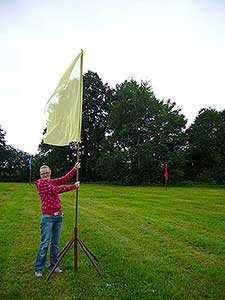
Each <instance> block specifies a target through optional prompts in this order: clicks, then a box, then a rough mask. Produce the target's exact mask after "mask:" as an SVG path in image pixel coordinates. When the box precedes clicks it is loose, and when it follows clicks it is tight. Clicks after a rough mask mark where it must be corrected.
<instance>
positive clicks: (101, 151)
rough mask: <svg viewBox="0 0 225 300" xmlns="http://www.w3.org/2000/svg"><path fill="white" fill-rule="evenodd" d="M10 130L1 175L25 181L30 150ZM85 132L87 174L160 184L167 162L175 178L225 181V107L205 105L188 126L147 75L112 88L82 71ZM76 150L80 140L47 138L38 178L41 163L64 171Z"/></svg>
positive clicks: (1, 151)
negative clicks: (57, 142)
mask: <svg viewBox="0 0 225 300" xmlns="http://www.w3.org/2000/svg"><path fill="white" fill-rule="evenodd" d="M5 134H6V133H5V132H4V130H3V128H1V127H0V181H25V182H26V181H28V180H29V166H28V159H29V154H28V153H25V152H23V151H21V150H18V149H15V148H14V147H12V146H10V145H7V144H6V142H5ZM81 136H82V143H81V144H80V157H81V163H82V168H81V171H80V178H81V180H82V181H86V182H94V181H105V182H118V183H123V184H162V183H163V181H164V178H163V171H164V166H165V163H166V162H168V166H169V181H170V182H171V183H172V184H175V183H182V182H197V183H209V184H224V183H225V110H223V111H217V110H215V109H213V108H202V109H201V110H200V111H199V113H198V115H197V117H196V118H195V120H194V122H193V123H192V124H191V125H190V126H189V127H187V119H186V118H185V116H184V115H183V114H182V113H181V110H180V109H179V108H178V107H177V105H176V103H175V102H172V101H171V100H170V99H168V100H160V99H157V97H156V96H155V94H154V91H153V89H152V87H151V85H150V83H149V82H144V81H141V82H137V81H135V80H133V79H130V80H125V81H124V82H123V83H122V84H118V85H116V87H115V88H114V89H112V88H111V87H110V86H109V85H108V84H107V83H103V81H102V80H101V79H100V78H99V76H98V74H97V73H95V72H92V71H88V72H87V73H86V74H84V97H83V118H82V135H81ZM75 156H76V149H75V145H70V146H64V147H56V146H51V145H47V144H43V141H41V142H40V145H39V147H38V153H37V154H36V155H35V156H34V157H33V164H32V179H33V180H36V179H37V178H38V177H39V168H40V166H41V165H42V164H47V165H49V166H50V167H51V169H52V173H53V175H54V176H61V175H62V174H64V173H66V172H67V171H68V170H69V169H70V168H71V167H72V166H73V164H74V162H75V161H76V157H75Z"/></svg>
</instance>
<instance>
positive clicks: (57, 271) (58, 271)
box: [54, 267, 62, 273]
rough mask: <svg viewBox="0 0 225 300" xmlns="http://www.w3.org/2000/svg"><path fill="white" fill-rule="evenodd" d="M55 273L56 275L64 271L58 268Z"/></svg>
mask: <svg viewBox="0 0 225 300" xmlns="http://www.w3.org/2000/svg"><path fill="white" fill-rule="evenodd" d="M54 272H55V273H62V270H61V269H60V268H59V267H57V268H56V269H55V271H54Z"/></svg>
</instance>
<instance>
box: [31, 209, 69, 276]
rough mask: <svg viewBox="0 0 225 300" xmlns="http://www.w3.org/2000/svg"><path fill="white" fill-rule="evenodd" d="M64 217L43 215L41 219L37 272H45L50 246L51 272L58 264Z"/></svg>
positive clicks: (35, 269) (35, 268)
mask: <svg viewBox="0 0 225 300" xmlns="http://www.w3.org/2000/svg"><path fill="white" fill-rule="evenodd" d="M62 221H63V216H61V215H58V216H53V215H45V214H43V215H42V218H41V242H40V246H39V250H38V255H37V258H36V261H35V264H34V271H35V272H41V273H42V272H43V270H44V266H45V261H46V256H47V252H48V246H49V243H50V240H51V245H50V265H49V266H48V269H49V271H51V269H52V268H53V267H54V265H55V264H56V262H57V257H58V248H59V240H60V235H61V229H62Z"/></svg>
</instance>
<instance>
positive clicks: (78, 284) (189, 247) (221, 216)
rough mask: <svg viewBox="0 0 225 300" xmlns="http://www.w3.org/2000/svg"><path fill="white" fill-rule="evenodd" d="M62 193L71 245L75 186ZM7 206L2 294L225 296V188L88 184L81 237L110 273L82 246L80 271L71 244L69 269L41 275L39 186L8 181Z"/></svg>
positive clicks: (220, 299) (2, 218) (1, 234)
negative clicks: (36, 263) (35, 270)
mask: <svg viewBox="0 0 225 300" xmlns="http://www.w3.org/2000/svg"><path fill="white" fill-rule="evenodd" d="M61 200H62V204H63V211H64V215H65V216H64V224H63V232H62V237H61V246H64V245H65V244H66V243H67V241H69V240H70V239H71V238H72V236H73V229H74V207H75V193H74V192H69V193H65V194H61ZM0 205H1V208H0V209H1V214H0V222H1V223H0V238H1V246H0V251H1V252H0V254H1V257H0V259H1V260H0V261H1V268H0V281H1V295H0V299H3V300H9V299H23V300H26V299H27V300H28V299H35V300H39V299H43V300H48V299H49V300H50V299H51V300H54V299H57V300H71V299H84V300H88V299H90V300H95V299H96V300H97V299H102V300H108V299H116V300H125V299H126V300H136V299H143V300H150V299H154V300H156V299H161V300H166V299H168V300H172V299H180V300H184V299H190V300H194V299H196V300H201V299H204V300H205V299H215V300H224V299H225V235H224V233H225V189H224V188H210V187H202V188H200V187H189V188H184V187H174V188H173V187H170V188H169V189H168V190H167V191H165V190H164V189H163V188H160V187H124V186H123V187H122V186H112V185H100V184H82V185H81V188H80V191H79V220H78V222H79V237H80V239H82V240H83V241H84V242H85V244H86V245H87V246H88V247H89V248H90V249H91V250H92V251H93V252H94V253H95V255H96V256H97V257H98V258H99V260H100V263H99V266H100V268H101V270H102V272H103V273H104V275H105V279H103V280H102V279H101V278H100V277H99V276H98V274H97V273H96V272H95V270H94V269H93V267H92V265H91V264H90V262H89V261H88V259H87V257H86V256H85V255H84V254H83V252H82V251H81V250H80V248H79V268H78V272H75V271H74V269H73V251H72V249H71V250H70V251H69V252H68V253H67V255H66V256H65V257H64V259H63V261H62V263H61V264H60V267H61V268H62V269H63V273H62V274H55V275H53V276H52V278H51V279H50V280H49V281H48V282H46V281H45V280H44V279H41V278H35V277H34V273H33V263H34V260H35V257H36V254H37V250H38V246H39V236H40V232H39V223H40V200H39V197H38V194H37V192H36V189H35V187H34V186H33V185H32V186H30V185H29V184H19V183H0ZM46 276H47V271H45V273H44V277H45V278H46Z"/></svg>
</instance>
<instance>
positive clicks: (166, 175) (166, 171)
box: [164, 162, 169, 181]
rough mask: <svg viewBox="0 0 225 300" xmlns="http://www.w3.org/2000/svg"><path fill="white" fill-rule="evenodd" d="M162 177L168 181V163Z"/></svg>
mask: <svg viewBox="0 0 225 300" xmlns="http://www.w3.org/2000/svg"><path fill="white" fill-rule="evenodd" d="M164 176H165V180H166V181H168V179H169V171H168V162H167V163H166V165H165V170H164Z"/></svg>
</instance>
